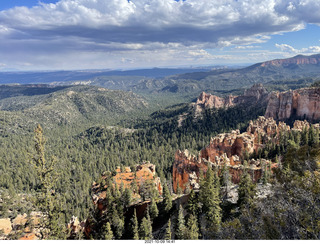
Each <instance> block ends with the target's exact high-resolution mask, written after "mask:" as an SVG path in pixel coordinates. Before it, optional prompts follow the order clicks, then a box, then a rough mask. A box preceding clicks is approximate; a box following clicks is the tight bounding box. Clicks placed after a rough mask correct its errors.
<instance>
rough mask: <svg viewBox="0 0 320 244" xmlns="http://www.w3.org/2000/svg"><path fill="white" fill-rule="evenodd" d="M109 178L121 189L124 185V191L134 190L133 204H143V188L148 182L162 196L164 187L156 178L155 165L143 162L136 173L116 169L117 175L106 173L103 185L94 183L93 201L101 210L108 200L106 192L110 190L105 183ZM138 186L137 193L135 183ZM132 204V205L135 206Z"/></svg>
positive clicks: (103, 177)
mask: <svg viewBox="0 0 320 244" xmlns="http://www.w3.org/2000/svg"><path fill="white" fill-rule="evenodd" d="M108 177H112V182H115V184H116V185H117V186H118V187H120V186H121V185H123V187H124V189H126V188H130V189H132V190H133V203H139V202H143V201H144V200H143V197H142V196H141V195H142V192H141V190H142V188H143V185H144V184H145V183H146V182H148V181H149V182H150V183H151V184H153V186H154V187H155V189H157V190H158V192H159V194H160V195H162V186H161V182H160V178H159V177H156V170H155V165H154V164H151V163H150V162H143V163H141V164H138V165H136V170H135V172H132V171H131V169H130V167H125V168H124V170H123V171H121V169H120V167H118V168H117V169H116V172H115V175H113V176H111V175H110V174H109V173H108V172H106V173H104V174H103V175H102V178H101V182H102V183H96V182H94V183H93V185H92V200H93V203H94V205H96V206H97V207H98V209H100V210H105V207H106V206H105V204H104V201H105V198H106V193H107V192H106V190H107V188H108V186H107V185H105V184H104V183H105V182H106V180H107V178H108ZM134 182H135V183H136V184H137V187H138V188H137V191H134V189H133V187H132V185H133V183H134ZM133 203H132V204H133Z"/></svg>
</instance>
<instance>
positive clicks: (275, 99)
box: [265, 88, 320, 121]
mask: <svg viewBox="0 0 320 244" xmlns="http://www.w3.org/2000/svg"><path fill="white" fill-rule="evenodd" d="M265 117H269V118H274V119H276V120H286V119H290V118H300V119H307V120H310V121H319V120H320V88H303V89H298V90H294V91H292V90H290V91H286V92H273V93H271V95H270V97H269V101H268V106H267V110H266V113H265Z"/></svg>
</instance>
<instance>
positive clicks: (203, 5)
mask: <svg viewBox="0 0 320 244" xmlns="http://www.w3.org/2000/svg"><path fill="white" fill-rule="evenodd" d="M319 11H320V2H319V1H318V0H292V1H290V2H288V1H285V0H259V1H256V0H241V1H235V0H215V1H208V0H185V1H182V0H180V1H174V0H130V1H128V0H108V1H106V0H60V1H59V2H57V3H55V4H52V3H51V4H43V3H41V4H40V5H38V6H35V7H32V8H27V7H15V8H12V9H9V10H5V11H1V12H0V23H1V24H0V34H1V36H0V46H2V47H3V48H2V50H0V55H1V56H2V57H3V56H5V57H6V58H5V59H7V60H8V61H11V62H13V61H14V60H16V61H17V60H18V58H21V57H24V58H26V59H28V62H30V63H35V65H38V64H39V63H41V62H39V60H41V59H42V58H44V59H46V55H51V58H52V59H53V58H55V59H56V60H55V61H54V60H52V62H53V63H54V62H56V63H59V62H61V63H63V61H61V60H63V59H65V58H66V57H69V58H70V57H72V55H77V56H78V58H80V57H85V58H86V59H87V60H88V59H90V60H93V59H94V57H100V55H97V53H101V54H102V56H104V60H103V61H102V62H104V64H105V65H108V64H112V62H109V61H106V59H107V58H109V57H112V58H113V61H116V60H118V64H122V63H123V62H122V61H121V60H134V62H131V61H130V62H125V63H130V64H131V63H140V64H142V63H143V62H158V57H159V52H166V55H164V54H162V53H161V55H162V57H163V58H167V61H168V62H170V61H172V60H176V61H177V60H181V62H182V60H183V59H184V58H185V59H186V57H187V56H188V55H189V56H188V59H189V60H193V59H194V58H195V57H197V59H198V60H203V59H207V60H209V61H210V60H211V59H212V56H211V55H210V54H208V53H207V52H206V51H204V50H205V49H210V48H223V47H228V46H236V48H238V49H244V48H250V47H251V46H253V45H252V44H257V43H263V42H266V41H268V39H269V38H270V35H271V34H275V33H282V32H289V31H296V30H300V29H302V28H304V26H305V24H306V23H316V24H319V23H320V15H319V14H318V13H319ZM278 45H279V46H278V48H280V49H281V50H282V49H284V50H285V51H290V52H294V49H291V50H290V47H289V46H285V44H278ZM180 49H184V50H183V52H182V51H180ZM311 50H314V51H315V50H317V47H314V48H313V49H312V48H311V47H310V51H311ZM123 51H126V52H127V54H125V55H128V56H130V55H131V56H134V55H133V53H135V55H136V56H137V57H140V58H141V59H140V60H138V58H133V57H124V56H123V55H124V54H123V53H122V52H123ZM153 51H159V52H153ZM9 53H10V54H11V57H7V55H9ZM111 53H112V54H111ZM146 53H147V54H148V55H155V56H149V57H147V56H146V55H144V54H146ZM117 55H122V56H117ZM170 55H181V56H175V57H174V56H172V57H171V56H170ZM35 56H37V57H35ZM89 57H90V58H89ZM200 57H201V58H200ZM122 58H124V59H122ZM7 60H6V62H7ZM32 60H34V61H32ZM100 61H101V60H100ZM82 62H88V61H86V60H82ZM48 65H49V62H48ZM66 65H67V67H68V66H69V67H70V62H66ZM113 65H114V66H116V65H117V63H113Z"/></svg>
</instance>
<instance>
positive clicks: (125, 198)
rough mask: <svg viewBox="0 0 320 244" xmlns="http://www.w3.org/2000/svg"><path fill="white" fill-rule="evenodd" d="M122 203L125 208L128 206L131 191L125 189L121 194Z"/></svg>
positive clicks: (130, 199)
mask: <svg viewBox="0 0 320 244" xmlns="http://www.w3.org/2000/svg"><path fill="white" fill-rule="evenodd" d="M122 201H123V205H124V206H125V207H127V206H129V205H130V203H131V201H132V191H131V190H130V189H129V188H126V189H125V190H124V192H123V194H122Z"/></svg>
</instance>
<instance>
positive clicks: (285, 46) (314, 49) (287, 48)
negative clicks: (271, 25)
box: [275, 43, 320, 54]
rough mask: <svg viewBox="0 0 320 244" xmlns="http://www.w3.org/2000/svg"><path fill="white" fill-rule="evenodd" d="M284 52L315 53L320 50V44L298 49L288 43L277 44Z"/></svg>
mask: <svg viewBox="0 0 320 244" xmlns="http://www.w3.org/2000/svg"><path fill="white" fill-rule="evenodd" d="M275 46H276V47H277V48H279V49H280V50H281V51H283V52H288V53H292V54H298V53H299V54H314V53H319V52H320V46H310V47H306V48H301V49H296V48H294V47H292V46H290V45H288V44H277V43H276V44H275Z"/></svg>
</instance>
